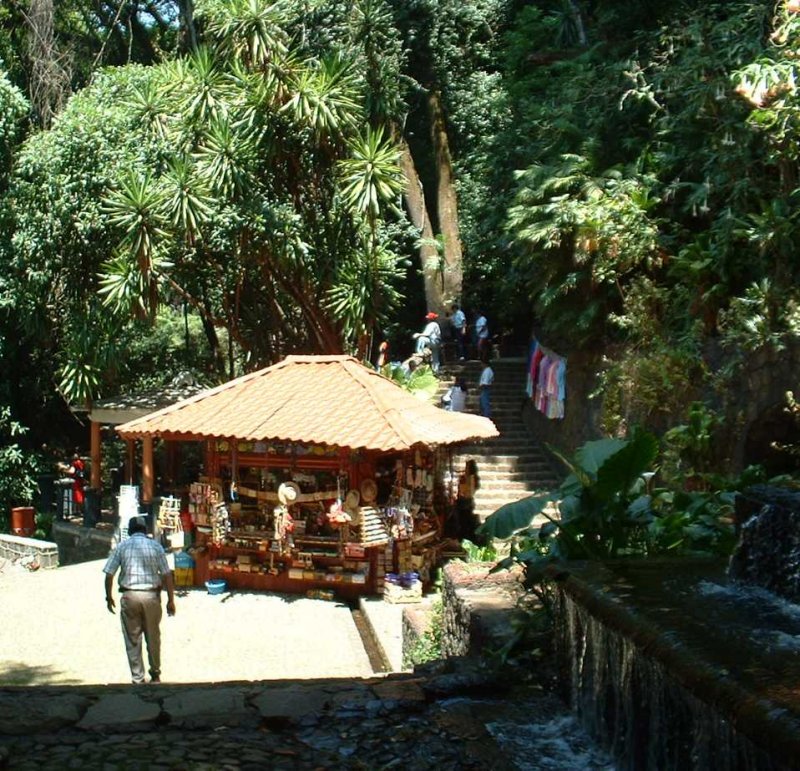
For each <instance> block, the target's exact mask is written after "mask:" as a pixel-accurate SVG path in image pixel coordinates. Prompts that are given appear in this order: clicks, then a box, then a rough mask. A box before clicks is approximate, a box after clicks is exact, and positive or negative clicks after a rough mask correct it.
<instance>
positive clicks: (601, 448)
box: [575, 439, 628, 478]
mask: <svg viewBox="0 0 800 771" xmlns="http://www.w3.org/2000/svg"><path fill="white" fill-rule="evenodd" d="M627 444H628V440H626V439H597V440H596V441H593V442H586V444H584V445H583V446H582V447H580V448H579V449H578V450H577V452H576V453H575V461H576V463H577V465H578V466H580V467H581V469H583V471H585V472H586V473H587V474H590V475H591V476H592V477H595V478H596V477H597V474H598V472H599V471H600V469H601V468H602V467H603V465H604V464H605V463H606V462H607V461H608V459H609V458H611V457H612V456H613V455H616V454H617V453H618V452H619V451H620V450H622V449H623V448H624V447H625V446H626V445H627Z"/></svg>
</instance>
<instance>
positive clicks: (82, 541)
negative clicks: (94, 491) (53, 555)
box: [53, 522, 117, 565]
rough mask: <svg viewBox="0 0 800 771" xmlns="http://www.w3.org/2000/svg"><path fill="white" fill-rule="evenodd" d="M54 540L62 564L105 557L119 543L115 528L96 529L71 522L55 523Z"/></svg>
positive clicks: (75, 563) (72, 563)
mask: <svg viewBox="0 0 800 771" xmlns="http://www.w3.org/2000/svg"><path fill="white" fill-rule="evenodd" d="M53 540H54V541H55V543H56V544H57V546H58V560H59V563H60V564H61V565H77V564H78V563H79V562H91V561H92V560H99V559H105V558H106V557H108V554H109V552H110V551H111V550H112V549H113V548H114V547H115V546H116V545H117V542H116V539H115V538H114V531H113V530H96V529H93V528H89V527H82V526H80V525H73V524H71V523H70V522H54V523H53Z"/></svg>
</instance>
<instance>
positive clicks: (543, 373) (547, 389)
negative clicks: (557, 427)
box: [525, 338, 567, 420]
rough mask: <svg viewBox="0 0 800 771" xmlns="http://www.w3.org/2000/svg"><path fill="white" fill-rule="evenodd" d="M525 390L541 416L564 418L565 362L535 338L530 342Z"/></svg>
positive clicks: (562, 357)
mask: <svg viewBox="0 0 800 771" xmlns="http://www.w3.org/2000/svg"><path fill="white" fill-rule="evenodd" d="M525 390H526V391H527V393H528V396H529V397H530V398H531V399H532V400H533V404H534V406H535V407H536V409H537V410H539V412H541V413H542V414H543V415H546V416H547V417H548V418H551V419H553V420H556V419H561V418H563V417H564V402H565V400H566V391H567V360H566V358H565V357H564V356H559V355H558V354H557V353H553V352H552V351H551V350H549V349H547V348H545V347H544V346H543V345H540V343H539V341H538V340H536V338H534V339H533V340H532V341H531V348H530V353H529V356H528V382H527V385H526V389H525Z"/></svg>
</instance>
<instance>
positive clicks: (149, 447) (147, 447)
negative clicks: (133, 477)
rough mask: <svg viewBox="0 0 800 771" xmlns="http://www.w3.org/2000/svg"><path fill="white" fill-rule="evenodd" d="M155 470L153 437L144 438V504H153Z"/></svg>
mask: <svg viewBox="0 0 800 771" xmlns="http://www.w3.org/2000/svg"><path fill="white" fill-rule="evenodd" d="M154 488H155V468H154V466H153V437H152V436H143V437H142V503H152V502H153V492H154Z"/></svg>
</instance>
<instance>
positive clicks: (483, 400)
mask: <svg viewBox="0 0 800 771" xmlns="http://www.w3.org/2000/svg"><path fill="white" fill-rule="evenodd" d="M493 383H494V370H493V369H492V368H491V367H490V366H489V362H488V361H484V363H483V371H482V372H481V379H480V380H479V381H478V387H479V388H480V390H481V396H480V406H481V415H483V417H484V418H491V417H492V384H493Z"/></svg>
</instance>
